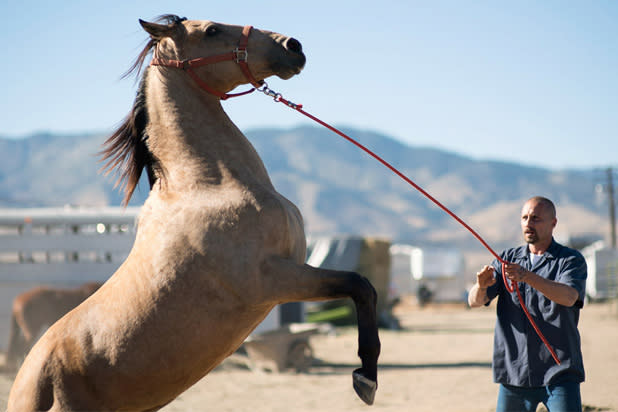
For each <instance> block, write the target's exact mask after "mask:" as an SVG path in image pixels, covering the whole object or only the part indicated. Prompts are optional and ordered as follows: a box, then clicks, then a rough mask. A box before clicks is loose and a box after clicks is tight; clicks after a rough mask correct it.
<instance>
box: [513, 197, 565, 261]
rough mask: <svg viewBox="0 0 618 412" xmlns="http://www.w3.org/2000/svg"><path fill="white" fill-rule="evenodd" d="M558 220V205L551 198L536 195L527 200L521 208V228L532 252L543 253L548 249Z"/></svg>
mask: <svg viewBox="0 0 618 412" xmlns="http://www.w3.org/2000/svg"><path fill="white" fill-rule="evenodd" d="M557 221H558V220H557V219H556V207H555V206H554V204H553V203H552V201H551V200H549V199H547V198H545V197H541V196H535V197H533V198H530V199H528V201H526V203H525V204H524V207H523V208H522V209H521V229H522V232H523V235H524V240H525V241H526V243H528V244H529V245H530V251H531V252H533V253H542V252H545V251H546V250H547V248H548V247H549V245H550V244H551V241H552V236H553V231H554V228H555V227H556V223H557Z"/></svg>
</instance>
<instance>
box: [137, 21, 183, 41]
mask: <svg viewBox="0 0 618 412" xmlns="http://www.w3.org/2000/svg"><path fill="white" fill-rule="evenodd" d="M139 24H140V25H141V26H142V27H143V28H144V30H146V32H147V33H148V34H150V37H151V38H153V39H154V40H160V39H162V38H164V37H170V36H171V35H172V34H173V32H174V28H175V27H174V25H171V24H157V23H150V22H148V21H144V20H142V19H139Z"/></svg>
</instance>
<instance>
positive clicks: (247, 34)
mask: <svg viewBox="0 0 618 412" xmlns="http://www.w3.org/2000/svg"><path fill="white" fill-rule="evenodd" d="M165 19H166V20H167V23H166V24H159V23H150V22H145V21H142V20H140V24H141V25H142V27H143V28H144V30H146V31H147V32H148V34H150V37H151V39H152V41H153V42H154V47H155V58H156V59H160V61H163V62H169V61H178V62H182V63H185V62H192V63H195V65H192V66H191V70H193V71H194V72H195V73H196V74H197V76H198V77H199V79H201V81H203V82H204V83H206V84H208V86H209V87H211V88H213V89H215V90H218V91H220V92H224V93H225V92H228V91H230V90H232V89H233V88H235V87H236V86H238V85H239V84H243V83H250V82H253V81H254V80H256V81H257V82H261V81H262V80H263V79H265V78H267V77H269V76H272V75H276V76H279V77H280V78H282V79H288V78H290V77H292V76H293V75H295V74H298V73H300V71H301V70H302V68H303V66H304V65H305V55H304V54H303V52H302V46H301V44H300V42H298V40H296V39H294V38H292V37H287V36H283V35H281V34H278V33H273V32H269V31H264V30H257V29H249V28H248V27H246V28H243V27H242V26H233V25H227V24H221V23H215V22H211V21H205V20H185V19H181V18H178V17H177V16H165ZM243 29H244V31H243ZM243 42H244V43H245V44H242V43H243ZM239 43H240V44H242V47H241V50H240V52H239V51H237V50H236V49H238V48H239ZM243 48H244V49H245V50H242V49H243ZM235 50H236V51H235ZM230 57H231V58H230ZM237 60H240V61H241V62H242V61H246V64H247V66H245V67H248V69H249V73H250V74H249V75H247V74H246V73H244V72H243V70H241V65H239V64H237V63H238V61H237ZM163 65H165V64H163ZM184 68H187V67H184ZM251 77H253V79H252V78H251Z"/></svg>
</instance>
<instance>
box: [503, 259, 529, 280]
mask: <svg viewBox="0 0 618 412" xmlns="http://www.w3.org/2000/svg"><path fill="white" fill-rule="evenodd" d="M530 273H531V272H529V271H527V270H526V269H524V268H522V267H521V266H519V265H518V264H517V263H507V264H505V265H504V274H505V275H506V277H507V278H508V279H509V280H511V281H512V282H525V281H526V279H527V278H528V275H530Z"/></svg>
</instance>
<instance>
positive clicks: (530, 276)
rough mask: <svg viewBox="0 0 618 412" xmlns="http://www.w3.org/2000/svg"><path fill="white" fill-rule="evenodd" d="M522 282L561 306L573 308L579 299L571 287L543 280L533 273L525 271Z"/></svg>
mask: <svg viewBox="0 0 618 412" xmlns="http://www.w3.org/2000/svg"><path fill="white" fill-rule="evenodd" d="M523 281H524V282H526V283H527V284H529V285H530V286H531V287H533V288H534V289H536V290H538V291H539V292H541V293H542V294H543V295H545V297H546V298H548V299H549V300H551V301H554V302H556V303H558V304H560V305H563V306H573V305H574V304H575V302H577V299H579V294H578V293H577V290H575V289H574V288H572V287H571V286H569V285H565V284H564V283H559V282H554V281H553V280H549V279H545V278H544V277H542V276H539V275H537V274H536V273H534V272H530V271H526V276H525V277H524V279H523Z"/></svg>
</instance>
